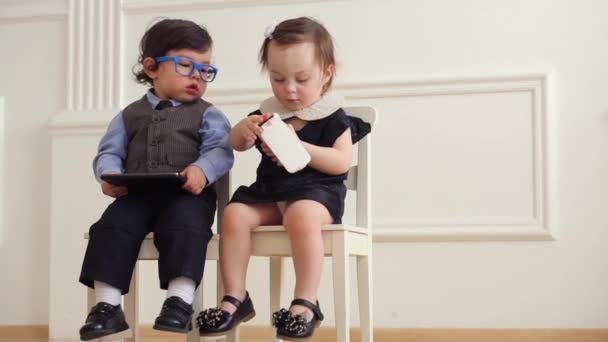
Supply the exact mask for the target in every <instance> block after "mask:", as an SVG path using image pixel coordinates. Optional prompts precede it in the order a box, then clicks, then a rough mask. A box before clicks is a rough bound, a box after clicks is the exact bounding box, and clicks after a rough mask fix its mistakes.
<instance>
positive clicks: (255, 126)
mask: <svg viewBox="0 0 608 342" xmlns="http://www.w3.org/2000/svg"><path fill="white" fill-rule="evenodd" d="M268 118H270V114H268V113H264V114H262V115H251V116H248V117H246V118H245V119H243V120H242V121H241V127H239V132H238V133H239V135H240V136H241V138H242V139H243V140H245V142H246V143H247V145H253V143H255V139H256V138H257V137H258V136H259V135H260V134H262V127H260V124H261V123H262V122H264V121H266V120H268Z"/></svg>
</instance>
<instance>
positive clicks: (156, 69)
mask: <svg viewBox="0 0 608 342" xmlns="http://www.w3.org/2000/svg"><path fill="white" fill-rule="evenodd" d="M165 56H171V57H173V56H177V57H185V58H189V59H191V60H193V61H195V62H196V63H201V64H210V63H211V49H210V50H208V51H205V52H201V51H196V50H190V49H179V50H170V51H168V52H167V54H166V55H165ZM157 57H160V56H157ZM144 70H145V72H146V74H147V75H148V77H150V78H151V79H152V85H153V86H154V92H155V93H156V96H158V97H159V98H160V99H162V100H168V99H174V100H177V101H180V102H190V101H193V100H196V99H199V98H201V97H202V96H203V94H205V90H207V82H205V81H203V80H202V79H201V75H200V73H199V72H198V71H195V72H194V73H193V74H192V75H191V76H182V75H180V74H178V73H177V72H176V71H175V63H174V62H172V61H169V62H160V63H157V62H155V61H154V59H153V58H151V57H147V58H146V59H145V60H144Z"/></svg>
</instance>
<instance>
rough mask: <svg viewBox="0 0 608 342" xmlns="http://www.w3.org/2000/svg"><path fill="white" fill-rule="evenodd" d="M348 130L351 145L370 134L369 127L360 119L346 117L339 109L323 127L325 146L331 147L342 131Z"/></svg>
mask: <svg viewBox="0 0 608 342" xmlns="http://www.w3.org/2000/svg"><path fill="white" fill-rule="evenodd" d="M347 128H350V133H351V138H352V141H353V144H355V143H357V142H358V141H359V140H361V139H363V137H365V136H366V135H367V134H369V133H370V132H371V128H372V127H371V125H370V124H369V123H367V122H365V121H363V120H361V119H360V118H357V117H354V116H350V115H347V114H346V113H345V112H344V110H342V109H340V110H338V111H337V112H335V113H334V114H332V115H331V117H330V118H329V122H328V123H327V125H326V127H325V132H324V133H325V134H324V135H325V139H324V140H325V142H326V145H325V146H333V144H334V142H335V141H336V139H338V137H339V136H340V135H342V133H344V131H345V130H346V129H347Z"/></svg>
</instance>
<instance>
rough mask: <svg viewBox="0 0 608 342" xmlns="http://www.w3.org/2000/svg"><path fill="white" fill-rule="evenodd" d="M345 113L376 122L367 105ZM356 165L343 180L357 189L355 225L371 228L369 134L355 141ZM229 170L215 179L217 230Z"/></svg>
mask: <svg viewBox="0 0 608 342" xmlns="http://www.w3.org/2000/svg"><path fill="white" fill-rule="evenodd" d="M343 109H344V111H345V112H346V114H348V115H350V116H354V117H358V118H360V119H361V120H363V121H365V122H367V123H369V124H370V125H371V126H372V128H373V127H374V125H375V124H376V120H377V115H376V109H375V108H373V107H369V106H359V107H344V108H343ZM357 145H358V147H357V165H355V166H352V167H351V168H350V169H349V171H348V175H347V178H346V181H345V184H346V187H347V188H348V189H350V190H355V191H357V226H358V227H362V228H371V134H368V135H366V136H365V137H364V138H363V139H361V140H360V141H359V142H358V143H357ZM230 184H231V178H230V172H228V173H227V174H225V175H224V176H222V177H221V178H220V179H218V180H217V184H216V191H217V227H218V232H219V227H220V223H221V220H222V213H223V211H224V207H225V206H226V204H228V201H229V199H230Z"/></svg>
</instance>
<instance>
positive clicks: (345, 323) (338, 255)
mask: <svg viewBox="0 0 608 342" xmlns="http://www.w3.org/2000/svg"><path fill="white" fill-rule="evenodd" d="M346 237H347V235H346V233H345V232H344V231H338V232H334V233H332V249H333V258H332V268H333V270H332V271H333V277H334V306H335V315H336V331H337V335H336V341H339V342H348V341H350V310H349V306H350V300H349V298H350V289H349V278H350V277H349V273H350V272H349V265H348V257H349V255H348V251H347V248H346Z"/></svg>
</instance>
